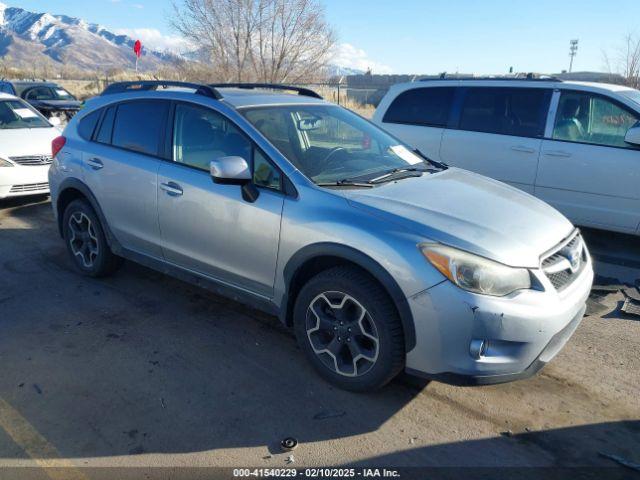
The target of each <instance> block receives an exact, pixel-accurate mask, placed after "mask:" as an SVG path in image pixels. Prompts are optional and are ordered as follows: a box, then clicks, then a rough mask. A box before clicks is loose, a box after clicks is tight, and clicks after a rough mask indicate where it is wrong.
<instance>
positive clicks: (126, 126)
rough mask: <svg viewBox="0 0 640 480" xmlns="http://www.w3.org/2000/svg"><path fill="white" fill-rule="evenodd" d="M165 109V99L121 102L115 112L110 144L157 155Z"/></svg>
mask: <svg viewBox="0 0 640 480" xmlns="http://www.w3.org/2000/svg"><path fill="white" fill-rule="evenodd" d="M167 111H168V103H167V102H165V101H158V100H156V101H153V100H139V101H133V102H125V103H121V104H120V105H118V110H117V112H116V120H115V123H114V125H113V139H112V141H111V144H112V145H113V146H114V147H120V148H125V149H127V150H132V151H134V152H139V153H144V154H146V155H158V154H159V152H160V135H161V133H162V130H163V128H164V126H165V123H166V120H167Z"/></svg>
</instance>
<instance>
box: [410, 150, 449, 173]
mask: <svg viewBox="0 0 640 480" xmlns="http://www.w3.org/2000/svg"><path fill="white" fill-rule="evenodd" d="M413 153H415V154H417V155H419V156H420V157H422V158H424V159H425V160H426V161H427V162H429V163H430V164H431V165H433V166H434V167H436V168H440V169H442V170H446V169H447V168H449V165H447V164H446V163H444V162H436V161H435V160H431V159H430V158H429V157H427V156H426V155H425V154H424V153H422V152H421V151H420V150H418V149H417V148H416V149H414V150H413Z"/></svg>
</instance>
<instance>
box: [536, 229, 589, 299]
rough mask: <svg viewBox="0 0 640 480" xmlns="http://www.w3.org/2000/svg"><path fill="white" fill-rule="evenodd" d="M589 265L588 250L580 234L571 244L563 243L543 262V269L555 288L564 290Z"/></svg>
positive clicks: (575, 235) (574, 237)
mask: <svg viewBox="0 0 640 480" xmlns="http://www.w3.org/2000/svg"><path fill="white" fill-rule="evenodd" d="M586 264H587V249H586V248H585V245H584V241H583V240H582V236H581V235H580V233H577V232H576V233H575V234H574V236H573V238H571V240H570V241H569V242H566V243H562V244H561V245H560V246H559V247H558V248H557V249H555V251H553V253H551V254H550V255H548V256H547V257H545V258H544V259H543V260H542V264H541V268H542V271H543V272H544V274H545V275H546V276H547V278H548V279H549V281H550V282H551V284H552V285H553V287H554V288H555V289H556V290H558V291H561V290H564V289H565V288H567V287H568V286H569V285H571V284H572V283H573V281H574V280H575V279H576V278H578V276H580V274H581V273H582V270H583V269H584V267H585V265H586Z"/></svg>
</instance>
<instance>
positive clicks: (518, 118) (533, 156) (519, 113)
mask: <svg viewBox="0 0 640 480" xmlns="http://www.w3.org/2000/svg"><path fill="white" fill-rule="evenodd" d="M551 94H552V91H551V90H550V89H545V88H517V87H516V88H514V87H464V88H463V87H461V88H460V92H459V95H458V98H457V100H456V105H457V106H456V112H455V114H454V119H453V121H452V128H451V129H447V130H445V132H444V134H443V136H442V145H441V148H440V157H441V159H442V161H444V162H446V163H448V164H450V165H453V166H456V167H460V168H464V169H467V170H471V171H474V172H477V173H480V174H482V175H486V176H488V177H492V178H495V179H496V180H500V181H502V182H506V183H509V184H510V185H513V186H514V187H517V188H520V189H522V190H524V191H526V192H528V193H533V192H534V183H535V178H536V171H537V167H538V155H539V153H540V147H541V145H542V137H543V135H544V128H545V124H546V118H547V114H548V111H549V104H550V99H551Z"/></svg>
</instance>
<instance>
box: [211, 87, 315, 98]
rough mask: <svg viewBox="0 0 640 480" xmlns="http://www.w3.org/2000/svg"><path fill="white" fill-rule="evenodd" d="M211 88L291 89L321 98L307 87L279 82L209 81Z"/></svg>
mask: <svg viewBox="0 0 640 480" xmlns="http://www.w3.org/2000/svg"><path fill="white" fill-rule="evenodd" d="M209 86H210V87H212V88H246V89H249V90H251V89H256V88H264V89H269V90H291V91H293V92H297V93H298V95H302V96H305V97H313V98H319V99H320V100H322V95H320V94H319V93H317V92H314V91H313V90H311V89H309V88H303V87H294V86H292V85H282V84H279V83H211V84H209Z"/></svg>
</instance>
